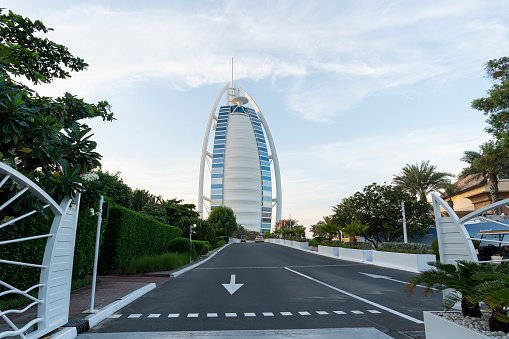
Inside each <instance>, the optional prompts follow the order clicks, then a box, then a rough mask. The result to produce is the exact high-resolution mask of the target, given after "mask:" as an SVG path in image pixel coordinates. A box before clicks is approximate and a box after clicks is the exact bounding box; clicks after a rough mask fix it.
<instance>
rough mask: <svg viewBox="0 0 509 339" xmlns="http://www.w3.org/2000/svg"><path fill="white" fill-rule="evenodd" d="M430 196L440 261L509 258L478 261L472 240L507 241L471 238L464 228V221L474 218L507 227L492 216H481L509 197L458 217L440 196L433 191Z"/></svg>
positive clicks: (476, 260)
mask: <svg viewBox="0 0 509 339" xmlns="http://www.w3.org/2000/svg"><path fill="white" fill-rule="evenodd" d="M431 198H432V201H433V210H434V213H435V222H436V227H437V237H438V250H439V253H440V261H441V262H442V263H445V264H455V263H456V262H457V261H458V260H468V261H475V262H479V263H489V262H504V261H509V259H501V260H484V261H479V260H478V258H477V253H476V252H475V248H474V245H473V243H472V241H473V240H478V241H486V242H493V243H498V244H505V245H509V242H507V241H502V240H491V239H480V238H471V237H470V235H469V234H468V232H467V230H466V228H465V223H467V222H469V221H473V220H474V219H482V220H487V221H489V222H492V223H495V224H500V225H502V226H504V227H508V229H509V225H507V224H504V223H502V222H499V221H497V220H493V219H494V218H492V219H489V218H486V217H484V216H483V214H485V213H486V212H489V211H491V210H495V209H497V208H499V207H501V206H504V205H507V204H508V203H509V199H505V200H501V201H498V202H496V203H493V204H491V205H488V206H485V207H482V208H480V209H478V210H475V211H473V212H471V213H469V214H468V215H466V216H464V217H463V218H461V219H459V218H458V216H457V215H456V213H455V212H454V211H453V209H452V208H451V207H450V206H449V204H447V203H446V202H445V201H444V200H443V199H442V198H440V197H439V196H438V195H436V194H434V193H432V194H431ZM440 207H442V208H443V209H444V210H445V211H446V212H447V214H448V215H449V216H448V217H443V216H442V211H441V209H440Z"/></svg>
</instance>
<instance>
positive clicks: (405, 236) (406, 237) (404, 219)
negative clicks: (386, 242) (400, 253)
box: [401, 201, 408, 243]
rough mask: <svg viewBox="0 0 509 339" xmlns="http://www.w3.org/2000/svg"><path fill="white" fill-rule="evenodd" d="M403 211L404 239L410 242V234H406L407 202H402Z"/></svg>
mask: <svg viewBox="0 0 509 339" xmlns="http://www.w3.org/2000/svg"><path fill="white" fill-rule="evenodd" d="M401 212H402V213H403V241H404V242H405V243H407V242H408V236H407V234H406V217H405V202H404V201H402V202H401Z"/></svg>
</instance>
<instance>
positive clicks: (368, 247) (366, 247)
mask: <svg viewBox="0 0 509 339" xmlns="http://www.w3.org/2000/svg"><path fill="white" fill-rule="evenodd" d="M341 247H345V248H355V249H359V250H372V249H373V244H372V243H370V242H357V244H355V245H354V243H353V242H344V243H341Z"/></svg>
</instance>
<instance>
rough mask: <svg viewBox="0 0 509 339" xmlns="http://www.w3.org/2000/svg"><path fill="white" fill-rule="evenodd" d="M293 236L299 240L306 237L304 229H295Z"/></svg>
mask: <svg viewBox="0 0 509 339" xmlns="http://www.w3.org/2000/svg"><path fill="white" fill-rule="evenodd" d="M293 234H294V235H295V237H296V238H297V239H301V238H302V237H303V236H304V238H305V237H306V228H305V227H297V228H295V229H293Z"/></svg>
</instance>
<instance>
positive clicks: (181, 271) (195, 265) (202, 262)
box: [170, 243, 230, 278]
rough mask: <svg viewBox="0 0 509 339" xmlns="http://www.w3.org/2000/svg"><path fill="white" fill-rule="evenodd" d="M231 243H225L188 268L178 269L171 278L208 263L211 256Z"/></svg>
mask: <svg viewBox="0 0 509 339" xmlns="http://www.w3.org/2000/svg"><path fill="white" fill-rule="evenodd" d="M229 245H230V244H229V243H228V244H226V245H224V246H223V247H221V248H220V249H218V250H217V251H216V252H214V253H212V254H211V255H209V256H208V257H207V258H205V259H203V260H200V261H199V262H197V263H195V264H193V265H191V266H188V267H186V268H183V269H181V270H180V271H177V272H173V273H172V274H170V278H176V277H178V276H179V275H181V274H183V273H186V272H187V271H189V270H192V269H193V268H195V267H198V266H200V265H201V264H204V263H206V262H207V261H209V259H210V258H212V257H214V256H215V255H216V254H218V253H219V252H221V251H222V250H223V249H224V248H226V247H227V246H229Z"/></svg>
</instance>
